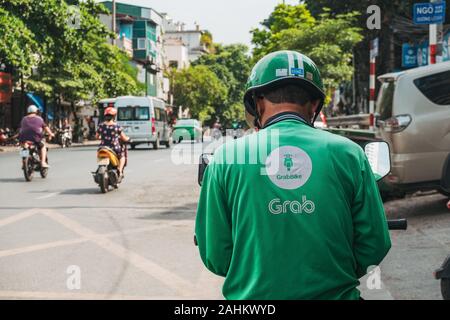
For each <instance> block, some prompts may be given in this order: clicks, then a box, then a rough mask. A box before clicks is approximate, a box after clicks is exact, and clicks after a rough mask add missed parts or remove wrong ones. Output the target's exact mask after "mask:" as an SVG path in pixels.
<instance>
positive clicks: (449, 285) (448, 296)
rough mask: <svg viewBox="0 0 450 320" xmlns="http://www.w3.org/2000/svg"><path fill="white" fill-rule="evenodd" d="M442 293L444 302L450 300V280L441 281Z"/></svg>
mask: <svg viewBox="0 0 450 320" xmlns="http://www.w3.org/2000/svg"><path fill="white" fill-rule="evenodd" d="M441 293H442V297H443V298H444V300H450V279H447V278H444V279H441Z"/></svg>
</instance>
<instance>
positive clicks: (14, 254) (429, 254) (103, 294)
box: [0, 143, 450, 299]
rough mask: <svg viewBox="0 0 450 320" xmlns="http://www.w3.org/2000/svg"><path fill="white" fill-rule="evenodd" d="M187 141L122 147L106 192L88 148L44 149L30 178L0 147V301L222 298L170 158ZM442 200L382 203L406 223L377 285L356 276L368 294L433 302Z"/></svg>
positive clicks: (186, 180)
mask: <svg viewBox="0 0 450 320" xmlns="http://www.w3.org/2000/svg"><path fill="white" fill-rule="evenodd" d="M192 146H193V145H191V144H189V143H185V144H182V145H181V146H178V147H176V149H172V150H166V149H161V150H152V149H151V148H141V149H138V150H136V151H131V152H130V166H129V167H128V170H127V171H126V178H125V180H124V183H123V184H122V185H121V186H120V189H119V190H116V191H113V192H111V193H108V194H106V195H104V194H101V193H100V192H99V189H98V187H97V186H96V185H95V184H94V182H93V179H92V177H91V175H90V172H91V171H92V170H94V169H95V148H93V147H85V148H74V149H69V150H51V152H50V162H51V169H50V174H49V177H48V179H45V180H43V179H41V178H40V177H35V179H34V180H33V181H32V182H31V183H26V182H24V178H23V177H22V173H21V171H20V161H19V159H18V155H17V154H16V153H7V154H0V299H2V298H37V299H46V298H58V299H59V298H68V299H71V298H76V299H95V298H98V299H110V298H113V299H128V298H136V299H171V298H174V299H178V298H182V299H221V298H222V295H221V292H220V287H221V284H222V279H221V278H218V277H215V276H213V275H211V274H210V273H209V272H208V271H206V270H205V268H204V267H203V265H202V263H201V262H200V258H199V256H198V252H197V249H196V247H194V245H193V241H192V237H193V228H194V216H195V208H196V202H197V197H198V193H199V188H198V187H197V185H196V178H197V167H196V165H195V164H183V165H176V164H175V163H174V162H176V163H180V162H182V161H180V157H179V156H180V155H183V154H184V155H185V156H186V157H185V158H184V162H186V163H189V162H192V160H196V159H197V157H198V155H199V154H200V152H201V146H202V145H200V144H196V145H195V146H196V148H197V149H196V150H191V148H192ZM176 155H178V157H175V156H176ZM445 202H446V198H444V197H442V196H440V195H427V196H421V197H413V198H408V199H403V200H397V201H392V202H389V203H386V205H385V207H386V210H387V212H388V215H389V216H390V217H393V218H395V217H408V218H409V224H410V228H409V230H408V231H406V232H392V239H393V248H392V250H391V252H390V253H389V255H388V257H387V258H386V260H385V261H384V262H383V264H382V266H381V279H382V282H383V286H382V289H381V290H368V289H367V288H366V286H365V283H366V281H365V279H363V281H362V283H363V285H362V286H361V289H362V290H363V294H364V296H365V297H366V298H367V299H375V298H379V299H440V291H439V283H438V282H437V281H435V280H434V279H433V278H432V272H433V271H434V269H435V268H436V267H438V266H439V265H440V264H441V263H442V261H443V260H444V258H445V256H446V255H447V254H450V211H449V210H448V209H446V208H445ZM78 274H80V275H81V277H80V278H79V279H81V282H80V283H78V282H77V279H78V278H77V277H76V276H77V275H78ZM78 284H79V285H80V289H77V288H78Z"/></svg>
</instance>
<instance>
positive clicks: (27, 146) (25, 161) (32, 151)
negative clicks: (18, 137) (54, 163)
mask: <svg viewBox="0 0 450 320" xmlns="http://www.w3.org/2000/svg"><path fill="white" fill-rule="evenodd" d="M45 148H47V147H45ZM47 154H48V148H47ZM20 157H21V158H22V171H23V175H24V177H25V180H26V181H31V180H33V174H34V172H35V171H38V172H39V173H40V174H41V177H42V178H43V179H45V178H47V175H48V168H43V167H42V166H41V160H40V158H39V150H38V148H37V147H36V145H35V144H34V143H33V142H31V141H26V142H24V143H23V144H22V145H21V148H20ZM46 162H47V163H48V156H47V159H46Z"/></svg>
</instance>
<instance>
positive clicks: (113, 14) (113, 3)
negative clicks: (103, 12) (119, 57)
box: [111, 0, 116, 45]
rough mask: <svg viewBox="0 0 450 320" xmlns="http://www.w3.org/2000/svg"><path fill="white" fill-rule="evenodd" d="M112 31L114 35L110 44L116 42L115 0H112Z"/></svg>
mask: <svg viewBox="0 0 450 320" xmlns="http://www.w3.org/2000/svg"><path fill="white" fill-rule="evenodd" d="M111 28H112V32H114V36H113V38H112V45H115V44H116V0H112V23H111Z"/></svg>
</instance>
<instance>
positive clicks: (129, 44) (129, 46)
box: [116, 36, 133, 57]
mask: <svg viewBox="0 0 450 320" xmlns="http://www.w3.org/2000/svg"><path fill="white" fill-rule="evenodd" d="M116 45H117V46H118V47H119V48H120V49H122V50H123V51H125V52H126V53H127V55H128V56H130V57H132V56H133V41H132V40H130V39H128V38H127V37H124V36H122V37H120V38H119V39H117V40H116Z"/></svg>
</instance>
